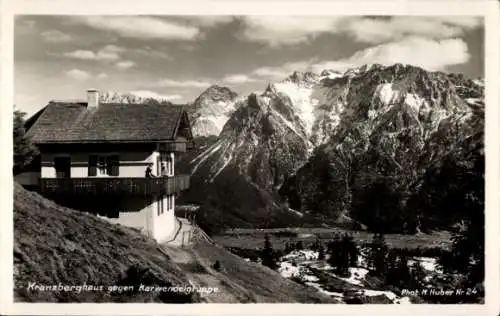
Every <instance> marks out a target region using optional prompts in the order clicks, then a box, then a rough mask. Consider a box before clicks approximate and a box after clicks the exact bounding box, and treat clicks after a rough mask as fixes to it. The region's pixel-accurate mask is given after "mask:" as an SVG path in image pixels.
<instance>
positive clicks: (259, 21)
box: [242, 15, 341, 46]
mask: <svg viewBox="0 0 500 316" xmlns="http://www.w3.org/2000/svg"><path fill="white" fill-rule="evenodd" d="M340 19H341V18H338V17H316V16H311V17H303V16H302V17H297V16H269V15H266V16H246V17H244V18H243V22H244V24H245V29H244V31H243V34H242V37H243V39H246V40H249V41H255V42H262V43H266V44H269V45H271V46H279V45H290V44H298V43H301V42H306V41H308V40H309V39H311V38H314V37H315V36H317V35H320V34H321V33H325V32H331V31H332V30H335V26H336V25H337V23H338V21H339V20H340Z"/></svg>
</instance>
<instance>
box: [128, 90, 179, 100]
mask: <svg viewBox="0 0 500 316" xmlns="http://www.w3.org/2000/svg"><path fill="white" fill-rule="evenodd" d="M131 94H133V95H136V96H138V97H142V98H153V99H162V100H180V99H182V98H183V97H182V95H180V94H166V95H165V94H160V93H157V92H154V91H150V90H137V91H132V92H131Z"/></svg>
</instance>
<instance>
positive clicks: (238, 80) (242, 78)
mask: <svg viewBox="0 0 500 316" xmlns="http://www.w3.org/2000/svg"><path fill="white" fill-rule="evenodd" d="M222 81H224V82H226V83H230V84H242V83H248V82H255V81H257V80H255V79H254V78H251V77H249V76H247V75H244V74H234V75H227V76H225V77H223V78H222Z"/></svg>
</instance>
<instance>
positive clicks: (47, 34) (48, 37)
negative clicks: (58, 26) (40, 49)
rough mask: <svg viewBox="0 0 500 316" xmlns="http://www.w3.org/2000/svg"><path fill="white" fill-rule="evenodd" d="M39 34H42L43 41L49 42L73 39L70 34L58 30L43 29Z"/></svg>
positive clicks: (62, 41)
mask: <svg viewBox="0 0 500 316" xmlns="http://www.w3.org/2000/svg"><path fill="white" fill-rule="evenodd" d="M40 35H41V36H42V39H43V40H44V41H46V42H51V43H64V42H69V41H71V40H72V39H73V38H72V37H71V36H70V35H68V34H66V33H63V32H61V31H59V30H48V31H44V32H42V33H41V34H40Z"/></svg>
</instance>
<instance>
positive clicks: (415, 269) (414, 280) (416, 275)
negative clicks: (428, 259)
mask: <svg viewBox="0 0 500 316" xmlns="http://www.w3.org/2000/svg"><path fill="white" fill-rule="evenodd" d="M425 276H426V272H425V270H424V269H423V268H422V265H421V264H420V262H418V261H415V262H414V263H413V264H412V265H411V280H410V286H409V287H410V288H413V289H416V288H422V287H423V286H424V283H425V280H424V279H425Z"/></svg>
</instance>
